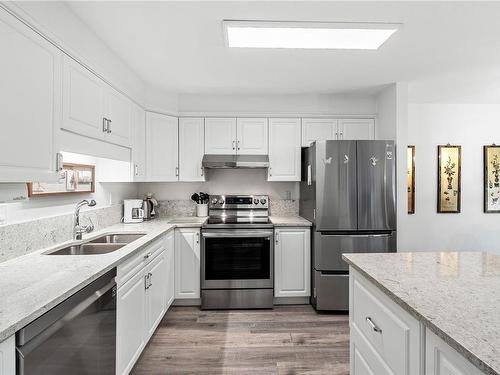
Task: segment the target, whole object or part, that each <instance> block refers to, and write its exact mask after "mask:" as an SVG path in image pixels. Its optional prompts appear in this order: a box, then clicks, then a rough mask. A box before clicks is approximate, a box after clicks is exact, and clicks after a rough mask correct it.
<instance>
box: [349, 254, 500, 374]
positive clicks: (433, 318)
mask: <svg viewBox="0 0 500 375" xmlns="http://www.w3.org/2000/svg"><path fill="white" fill-rule="evenodd" d="M343 258H344V260H345V261H346V262H347V263H349V265H350V266H351V267H353V268H354V269H355V270H356V271H358V272H360V273H361V274H362V275H363V276H365V277H366V278H367V279H368V280H370V281H371V282H372V283H373V284H375V286H377V287H378V288H379V289H380V290H381V291H382V292H384V293H385V294H386V295H387V296H389V297H390V298H391V299H392V300H393V301H395V302H396V303H397V304H398V305H400V306H401V307H403V308H404V309H405V310H406V311H408V312H409V313H410V314H412V315H413V316H414V317H416V318H417V319H418V320H419V321H420V322H422V324H424V325H425V326H426V327H427V328H429V329H430V330H431V331H433V332H434V333H435V334H436V335H437V336H439V337H440V338H442V339H443V340H444V341H445V342H446V343H448V345H450V346H451V347H452V348H454V349H455V350H456V351H457V352H459V353H460V354H462V355H463V356H464V357H466V358H467V359H468V360H469V361H470V362H472V363H473V364H474V365H475V366H476V367H477V368H479V369H480V370H481V371H482V372H484V373H486V374H491V375H498V374H500V255H496V254H491V253H484V252H415V253H403V252H402V253H383V254H344V255H343Z"/></svg>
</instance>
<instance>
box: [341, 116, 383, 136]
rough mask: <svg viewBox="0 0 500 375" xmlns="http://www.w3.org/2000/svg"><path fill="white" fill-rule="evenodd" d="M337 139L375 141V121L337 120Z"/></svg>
mask: <svg viewBox="0 0 500 375" xmlns="http://www.w3.org/2000/svg"><path fill="white" fill-rule="evenodd" d="M338 139H345V140H371V139H375V120H373V119H344V120H339V125H338Z"/></svg>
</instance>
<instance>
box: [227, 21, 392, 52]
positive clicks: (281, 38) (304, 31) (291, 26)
mask: <svg viewBox="0 0 500 375" xmlns="http://www.w3.org/2000/svg"><path fill="white" fill-rule="evenodd" d="M223 26H224V32H225V36H226V42H227V45H228V46H229V47H231V48H299V49H301V48H302V49H359V50H376V49H378V48H379V47H380V46H381V45H382V44H383V43H384V42H385V41H386V40H387V39H389V37H390V36H391V35H392V34H394V33H395V32H396V31H397V30H398V29H399V27H400V25H399V24H373V23H370V24H367V23H321V22H316V23H310V22H249V21H224V22H223Z"/></svg>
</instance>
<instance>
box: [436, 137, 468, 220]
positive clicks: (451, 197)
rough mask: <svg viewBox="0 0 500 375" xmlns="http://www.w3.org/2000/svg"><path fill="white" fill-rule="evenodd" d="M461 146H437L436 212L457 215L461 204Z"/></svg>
mask: <svg viewBox="0 0 500 375" xmlns="http://www.w3.org/2000/svg"><path fill="white" fill-rule="evenodd" d="M461 154H462V147H461V146H452V145H449V144H448V145H445V146H443V145H440V146H438V202H437V212H439V213H455V214H456V213H459V212H460V203H461V162H462V161H461Z"/></svg>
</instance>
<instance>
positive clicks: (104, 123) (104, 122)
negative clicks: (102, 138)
mask: <svg viewBox="0 0 500 375" xmlns="http://www.w3.org/2000/svg"><path fill="white" fill-rule="evenodd" d="M108 126H109V124H108V119H107V118H106V117H103V118H102V131H103V133H109V131H108Z"/></svg>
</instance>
